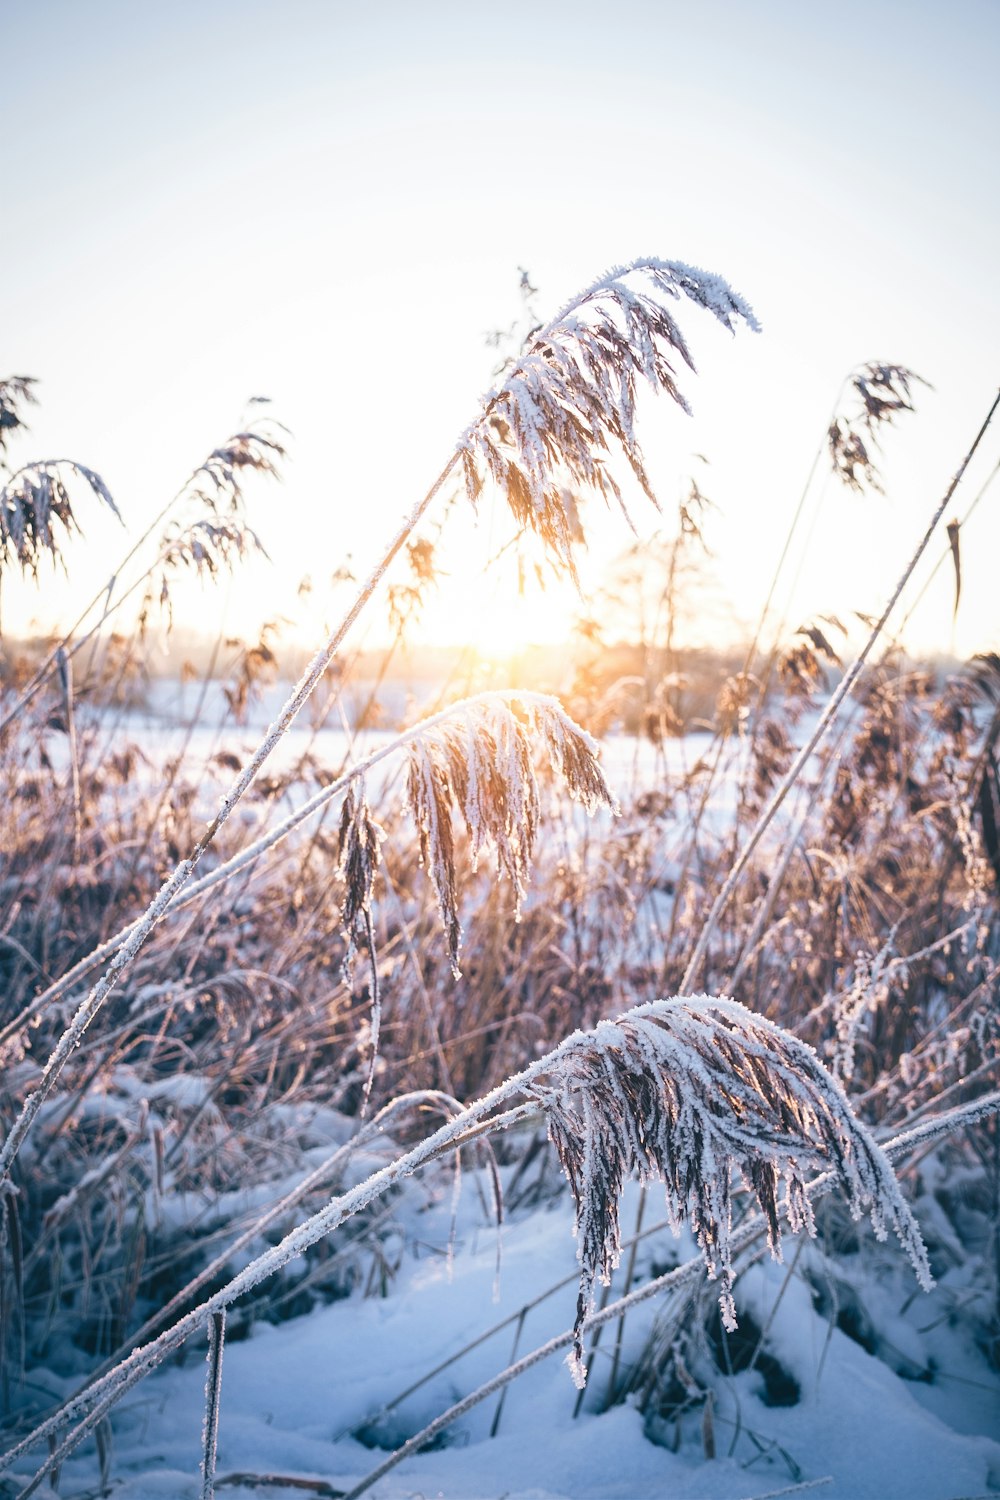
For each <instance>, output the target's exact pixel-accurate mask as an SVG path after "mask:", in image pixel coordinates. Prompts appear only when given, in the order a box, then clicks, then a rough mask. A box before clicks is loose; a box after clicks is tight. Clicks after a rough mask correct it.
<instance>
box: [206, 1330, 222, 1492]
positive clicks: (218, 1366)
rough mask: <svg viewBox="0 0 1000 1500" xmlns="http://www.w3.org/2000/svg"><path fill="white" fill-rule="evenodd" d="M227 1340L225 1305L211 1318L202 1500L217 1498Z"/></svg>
mask: <svg viewBox="0 0 1000 1500" xmlns="http://www.w3.org/2000/svg"><path fill="white" fill-rule="evenodd" d="M225 1343H226V1313H225V1309H224V1308H223V1309H222V1310H220V1311H219V1312H214V1313H213V1314H212V1316H211V1317H210V1318H209V1320H208V1379H207V1381H206V1383H205V1430H204V1433H203V1434H202V1450H203V1456H202V1460H201V1500H215V1461H216V1458H217V1456H218V1449H219V1400H220V1398H221V1395H222V1353H223V1350H224V1348H225Z"/></svg>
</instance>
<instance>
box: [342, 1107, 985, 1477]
mask: <svg viewBox="0 0 1000 1500" xmlns="http://www.w3.org/2000/svg"><path fill="white" fill-rule="evenodd" d="M998 1111H1000V1094H988V1095H986V1096H985V1097H984V1098H983V1099H979V1100H976V1101H975V1102H974V1103H973V1104H971V1105H969V1104H965V1105H960V1106H959V1107H958V1108H957V1109H953V1110H949V1111H948V1112H947V1113H946V1114H943V1115H939V1116H937V1117H936V1118H935V1119H933V1120H928V1121H927V1123H926V1125H924V1126H919V1127H918V1128H917V1129H916V1130H906V1131H903V1132H902V1133H901V1134H900V1135H897V1136H894V1137H893V1139H892V1140H890V1141H887V1142H886V1143H885V1145H884V1146H883V1148H882V1149H883V1150H884V1152H885V1154H886V1156H887V1157H888V1158H889V1160H890V1161H898V1160H900V1159H901V1158H902V1157H905V1156H906V1155H908V1154H909V1152H910V1151H912V1150H914V1149H915V1148H917V1147H918V1146H921V1145H923V1144H926V1143H929V1142H931V1141H934V1140H939V1139H941V1138H943V1137H944V1136H946V1135H950V1134H952V1133H953V1132H954V1131H956V1130H962V1129H964V1128H966V1127H967V1126H968V1125H971V1124H974V1123H975V1122H976V1121H977V1120H981V1119H986V1118H987V1117H988V1116H990V1115H993V1114H996V1113H997V1112H998ZM833 1185H834V1183H833V1178H832V1176H831V1175H830V1174H829V1173H824V1174H823V1176H822V1177H819V1178H817V1179H815V1181H814V1182H812V1183H811V1184H810V1186H809V1197H810V1200H812V1201H813V1202H815V1200H816V1199H817V1198H819V1197H821V1196H822V1195H823V1194H824V1193H826V1192H829V1191H830V1190H831V1189H832V1187H833ZM765 1233H766V1229H765V1225H764V1223H763V1222H762V1220H761V1217H760V1216H755V1217H754V1218H752V1219H750V1220H748V1221H747V1222H746V1223H745V1224H743V1225H742V1226H741V1228H740V1229H738V1230H737V1231H736V1233H735V1234H734V1235H733V1253H734V1255H736V1254H743V1252H744V1251H746V1250H749V1249H750V1248H751V1247H752V1246H753V1245H754V1244H755V1243H758V1244H759V1243H760V1242H761V1241H762V1240H763V1239H764V1237H765ZM704 1270H705V1263H704V1261H703V1260H702V1258H701V1256H695V1257H694V1259H692V1260H689V1261H685V1263H684V1264H683V1265H681V1266H676V1267H675V1268H674V1269H673V1270H672V1271H666V1272H664V1274H663V1275H662V1276H657V1277H655V1278H654V1279H653V1280H652V1281H647V1282H646V1283H645V1284H644V1285H643V1286H640V1287H636V1288H635V1290H634V1291H631V1292H627V1293H626V1294H625V1296H624V1297H619V1298H617V1299H616V1300H615V1301H614V1302H609V1303H608V1304H607V1305H606V1306H605V1307H602V1308H601V1309H600V1311H598V1312H594V1313H591V1314H590V1316H589V1317H588V1318H587V1320H586V1322H585V1323H584V1326H583V1332H584V1333H586V1334H589V1333H593V1332H595V1331H596V1330H597V1329H598V1328H602V1327H603V1326H604V1324H605V1323H611V1322H613V1321H614V1319H615V1318H620V1317H624V1316H625V1314H626V1313H628V1312H630V1311H631V1310H632V1308H633V1307H637V1306H638V1305H639V1303H640V1302H647V1301H648V1300H649V1299H650V1298H651V1297H657V1296H659V1295H660V1293H661V1292H676V1291H679V1290H681V1289H682V1288H684V1287H688V1286H693V1285H694V1283H695V1282H697V1281H698V1279H699V1278H700V1277H701V1276H702V1275H703V1274H704ZM576 1339H577V1330H576V1328H570V1329H567V1330H566V1331H565V1332H564V1333H559V1334H556V1336H555V1337H554V1338H551V1339H548V1340H547V1341H546V1342H545V1343H544V1344H539V1346H538V1347H537V1348H536V1349H532V1350H531V1351H530V1353H528V1354H524V1355H522V1356H521V1358H520V1359H519V1360H516V1361H515V1362H514V1363H512V1364H510V1365H508V1366H507V1368H506V1369H505V1370H501V1371H500V1373H499V1374H498V1375H494V1376H493V1377H492V1379H490V1380H487V1381H485V1382H484V1384H482V1385H481V1386H478V1387H477V1389H476V1390H474V1391H470V1392H469V1394H468V1395H467V1396H463V1397H462V1399H461V1400H460V1401H456V1402H455V1404H454V1405H453V1406H450V1407H449V1408H448V1410H447V1411H444V1412H442V1413H441V1415H440V1416H438V1417H435V1418H434V1420H433V1421H432V1422H429V1423H428V1424H427V1426H426V1427H423V1428H421V1430H420V1431H419V1432H416V1433H414V1434H413V1436H412V1437H410V1438H408V1439H407V1440H406V1442H405V1443H403V1444H401V1445H400V1447H398V1448H397V1449H395V1451H394V1452H392V1453H390V1454H388V1456H387V1457H386V1458H384V1459H383V1460H382V1462H381V1463H380V1464H379V1465H378V1466H377V1468H374V1469H372V1470H371V1472H370V1473H368V1474H366V1475H365V1477H364V1479H362V1480H360V1481H359V1483H358V1484H356V1485H354V1486H353V1488H352V1489H350V1490H348V1491H347V1493H346V1494H345V1495H344V1496H343V1500H360V1497H361V1496H362V1495H364V1494H366V1493H367V1492H368V1490H370V1489H371V1487H372V1485H373V1484H377V1483H378V1481H379V1480H380V1479H384V1477H385V1475H386V1474H388V1473H390V1472H391V1471H392V1470H393V1469H394V1468H396V1466H397V1464H401V1463H402V1462H403V1461H404V1459H407V1458H410V1457H411V1456H412V1455H413V1454H414V1453H419V1452H420V1450H421V1449H422V1448H423V1447H424V1446H425V1445H426V1444H427V1443H429V1442H431V1440H432V1439H433V1438H435V1437H437V1436H438V1434H439V1433H441V1432H444V1431H445V1430H446V1428H448V1427H450V1426H451V1425H452V1424H453V1423H454V1422H457V1421H459V1420H460V1419H461V1418H462V1417H464V1416H466V1415H467V1414H468V1413H469V1412H470V1411H473V1410H474V1409H475V1408H476V1407H477V1406H478V1405H479V1404H480V1402H482V1401H488V1400H489V1399H490V1397H491V1396H495V1395H497V1394H498V1392H500V1391H502V1390H505V1389H506V1387H507V1386H508V1385H510V1384H511V1382H512V1381H514V1380H517V1378H518V1377H519V1376H520V1375H523V1374H524V1373H525V1371H526V1370H530V1369H532V1368H533V1367H534V1366H535V1365H538V1364H541V1363H542V1362H543V1360H546V1359H549V1358H551V1356H552V1355H553V1354H559V1353H561V1351H562V1350H563V1349H567V1348H570V1347H571V1346H572V1345H573V1344H574V1343H575V1342H576Z"/></svg>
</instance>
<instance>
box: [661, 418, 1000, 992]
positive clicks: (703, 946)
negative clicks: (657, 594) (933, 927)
mask: <svg viewBox="0 0 1000 1500" xmlns="http://www.w3.org/2000/svg"><path fill="white" fill-rule="evenodd" d="M998 405H1000V393H998V394H997V396H996V397H995V398H994V401H993V404H992V406H991V407H990V409H989V411H988V412H987V414H986V418H985V420H984V422H983V424H982V426H981V427H980V429H979V431H978V433H977V434H976V437H975V440H974V442H973V444H972V447H971V448H970V449H969V451H968V453H967V454H966V455H965V457H964V458H963V460H962V462H961V464H960V465H959V467H958V470H957V472H956V473H955V476H954V478H953V479H952V481H951V483H950V484H949V486H948V488H947V490H946V491H945V494H944V497H943V499H942V500H941V501H940V503H939V504H938V506H937V509H936V510H935V512H934V514H933V516H932V517H931V519H930V523H929V524H928V527H927V530H926V531H925V532H924V535H923V536H922V538H921V539H920V542H919V544H918V546H917V548H916V550H915V551H914V553H913V555H912V557H911V558H910V560H909V562H908V563H907V564H906V567H905V568H904V570H903V573H902V575H901V576H900V579H899V582H898V583H897V584H896V587H895V588H894V589H893V591H892V595H891V596H890V598H889V602H888V603H887V604H886V606H885V608H884V609H883V611H882V613H881V615H880V616H879V618H878V620H877V621H876V623H875V624H874V626H873V627H872V629H871V632H870V633H869V636H868V639H867V640H866V641H865V644H864V646H863V647H862V649H861V651H860V652H859V653H858V655H857V657H856V658H855V660H854V661H853V662H852V663H851V665H850V667H849V668H848V670H847V671H846V672H845V673H844V676H843V677H842V678H841V680H840V682H839V683H838V685H837V688H836V690H835V691H834V693H833V695H832V696H831V698H830V700H829V702H828V703H827V705H826V708H825V709H824V710H823V712H822V714H821V715H820V718H819V720H818V721H817V723H816V727H815V728H814V730H813V732H812V734H811V735H810V736H809V738H808V739H807V740H806V742H805V744H804V745H803V746H802V748H801V749H800V750H799V752H798V754H797V755H796V757H795V759H794V760H793V761H792V764H791V765H790V766H789V768H788V770H787V771H786V773H785V775H784V776H783V777H782V779H781V781H780V782H779V783H778V785H777V786H776V787H775V789H774V792H773V793H772V795H771V799H770V801H769V802H768V804H767V806H766V807H765V808H764V809H763V810H762V812H761V814H760V816H759V817H758V819H757V821H756V823H755V824H754V826H753V828H752V829H751V831H750V835H749V837H748V839H747V841H746V843H745V844H744V846H743V848H742V849H741V851H740V853H739V855H738V857H737V859H736V860H735V862H734V864H733V867H732V869H731V870H730V871H729V874H728V875H727V876H726V879H725V881H724V882H723V885H722V888H721V889H720V891H719V893H718V895H717V896H716V898H715V900H714V901H713V902H712V907H711V910H710V911H709V913H708V916H707V917H706V918H705V921H704V922H703V924H702V927H701V931H700V933H699V934H698V941H697V943H696V944H695V948H694V952H693V953H692V954H691V958H690V959H689V961H688V965H687V968H686V969H685V971H684V977H683V979H682V980H681V983H680V988H681V989H682V990H684V991H687V990H690V989H691V988H692V987H693V986H694V985H695V984H696V983H697V982H698V976H699V974H700V973H701V967H702V964H703V963H704V961H705V954H706V953H707V951H708V945H709V942H710V941H711V938H712V935H713V933H714V932H715V928H716V925H717V923H718V921H719V918H720V917H721V916H722V913H723V912H724V911H725V909H726V907H727V906H728V905H729V902H730V900H731V899H732V895H733V892H734V891H735V889H736V887H737V886H738V885H739V883H740V880H741V878H742V876H743V872H744V871H745V869H746V867H747V865H748V864H749V862H750V859H751V857H752V855H753V852H754V850H755V849H756V848H757V845H758V844H759V843H760V841H761V839H762V838H763V836H764V834H765V833H766V831H767V829H768V828H769V827H770V825H771V822H772V820H773V818H774V816H775V814H776V813H777V811H778V809H779V807H780V806H781V804H782V803H783V802H784V800H785V798H786V797H787V796H788V793H789V792H790V791H791V789H792V787H793V786H794V785H795V783H796V782H797V781H798V779H799V776H800V775H801V774H802V769H803V767H804V766H805V765H806V763H807V761H808V760H809V758H810V756H811V755H812V753H813V751H814V750H815V749H816V746H817V745H818V744H819V743H820V741H821V740H822V739H823V738H824V737H825V735H826V732H827V730H828V729H829V728H830V725H831V724H832V723H833V721H834V719H835V718H836V716H837V712H838V710H839V708H840V705H841V704H842V703H843V701H844V699H845V698H846V697H847V696H848V694H849V693H850V692H851V690H852V688H853V687H854V684H855V683H856V682H857V680H858V678H859V677H860V676H861V673H862V671H863V669H864V665H865V662H866V661H867V660H868V657H869V656H870V655H871V653H872V651H873V650H874V648H875V645H876V643H877V642H878V640H879V638H880V636H881V634H882V631H883V630H884V629H885V624H886V621H887V620H888V618H889V616H890V615H891V614H892V611H893V610H894V609H895V607H896V605H897V603H898V602H899V597H900V595H901V594H902V592H903V589H904V588H905V587H906V585H907V583H908V582H909V581H910V578H911V577H912V575H913V571H914V569H915V568H916V566H917V564H918V563H919V561H920V559H921V558H922V557H923V555H924V553H925V551H926V550H927V547H928V544H929V542H930V539H931V537H932V536H933V534H934V530H935V528H936V526H937V524H938V522H939V521H940V519H941V517H942V516H943V515H944V513H945V511H946V510H947V508H948V505H949V504H950V502H951V497H952V495H954V493H955V491H956V489H957V488H958V485H959V482H960V481H961V479H962V476H963V474H964V473H965V471H966V469H967V468H968V467H969V464H970V462H971V461H972V457H973V455H974V454H975V452H976V449H977V448H978V447H979V444H980V443H981V442H982V440H983V438H984V437H985V435H986V430H987V428H988V427H989V425H990V422H991V421H992V420H993V415H994V413H995V412H996V409H997V406H998Z"/></svg>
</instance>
